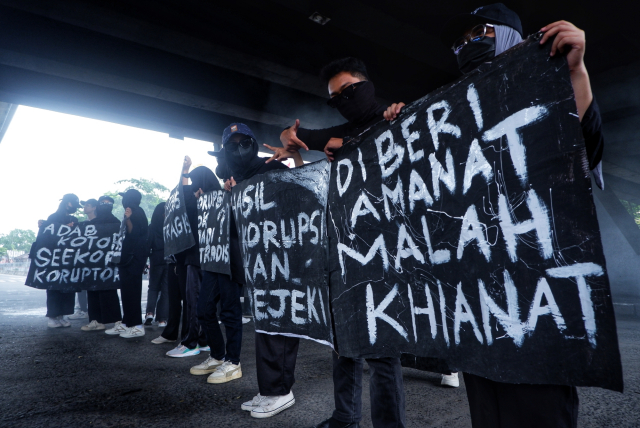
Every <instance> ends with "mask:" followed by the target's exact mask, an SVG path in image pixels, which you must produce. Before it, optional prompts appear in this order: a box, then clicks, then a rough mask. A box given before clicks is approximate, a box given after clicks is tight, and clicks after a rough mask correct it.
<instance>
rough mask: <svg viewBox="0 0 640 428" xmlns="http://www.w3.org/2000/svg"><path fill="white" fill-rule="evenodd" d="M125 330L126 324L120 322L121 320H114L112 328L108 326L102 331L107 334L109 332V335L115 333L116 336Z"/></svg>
mask: <svg viewBox="0 0 640 428" xmlns="http://www.w3.org/2000/svg"><path fill="white" fill-rule="evenodd" d="M125 331H127V326H126V325H124V324H122V321H116V323H115V324H114V326H113V327H112V328H110V329H109V330H105V331H104V332H105V333H107V334H111V335H116V334H117V335H118V336H120V335H121V334H122V333H124V332H125Z"/></svg>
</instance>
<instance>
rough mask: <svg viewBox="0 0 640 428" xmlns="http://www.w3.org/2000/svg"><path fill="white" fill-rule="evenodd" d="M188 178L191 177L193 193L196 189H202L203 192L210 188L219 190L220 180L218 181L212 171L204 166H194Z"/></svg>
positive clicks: (210, 189) (208, 190)
mask: <svg viewBox="0 0 640 428" xmlns="http://www.w3.org/2000/svg"><path fill="white" fill-rule="evenodd" d="M189 178H190V179H191V188H192V190H193V191H194V193H195V192H196V191H197V190H198V189H202V191H203V192H205V193H207V192H210V191H212V190H220V182H218V179H217V178H216V176H215V174H214V173H213V171H211V170H210V169H209V168H207V167H206V166H199V167H197V168H195V169H194V170H193V171H191V172H190V173H189Z"/></svg>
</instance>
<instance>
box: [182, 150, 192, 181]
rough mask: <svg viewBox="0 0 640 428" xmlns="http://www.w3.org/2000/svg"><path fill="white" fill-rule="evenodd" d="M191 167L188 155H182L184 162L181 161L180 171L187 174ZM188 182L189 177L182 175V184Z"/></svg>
mask: <svg viewBox="0 0 640 428" xmlns="http://www.w3.org/2000/svg"><path fill="white" fill-rule="evenodd" d="M190 168H191V158H190V157H189V156H185V157H184V162H182V173H183V174H189V169H190ZM187 184H189V179H188V178H187V177H184V176H183V177H182V185H183V186H186V185H187Z"/></svg>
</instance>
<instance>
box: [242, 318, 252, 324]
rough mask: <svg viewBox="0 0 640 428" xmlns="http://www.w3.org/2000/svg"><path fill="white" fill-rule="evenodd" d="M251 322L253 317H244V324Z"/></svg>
mask: <svg viewBox="0 0 640 428" xmlns="http://www.w3.org/2000/svg"><path fill="white" fill-rule="evenodd" d="M250 322H251V317H242V324H247V323H250Z"/></svg>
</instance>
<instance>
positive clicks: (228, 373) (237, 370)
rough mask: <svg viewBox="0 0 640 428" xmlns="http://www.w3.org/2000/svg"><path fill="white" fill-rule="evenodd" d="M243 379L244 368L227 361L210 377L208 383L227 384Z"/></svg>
mask: <svg viewBox="0 0 640 428" xmlns="http://www.w3.org/2000/svg"><path fill="white" fill-rule="evenodd" d="M241 377H242V368H241V367H240V363H238V364H233V363H232V362H231V361H225V362H224V363H222V365H221V366H219V367H218V368H217V369H216V371H214V372H213V373H211V374H210V375H209V377H208V378H207V383H225V382H229V381H232V380H234V379H240V378H241Z"/></svg>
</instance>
